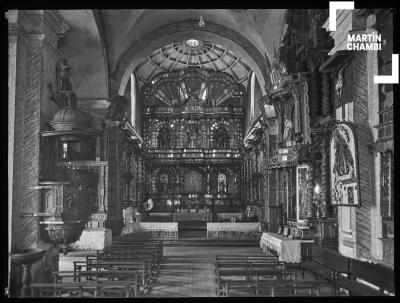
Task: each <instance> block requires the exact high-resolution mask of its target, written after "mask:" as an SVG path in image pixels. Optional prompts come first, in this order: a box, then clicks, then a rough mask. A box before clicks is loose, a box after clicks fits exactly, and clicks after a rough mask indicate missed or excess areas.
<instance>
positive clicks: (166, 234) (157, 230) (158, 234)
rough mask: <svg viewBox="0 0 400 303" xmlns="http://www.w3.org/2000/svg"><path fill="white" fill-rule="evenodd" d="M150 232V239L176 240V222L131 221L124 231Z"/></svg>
mask: <svg viewBox="0 0 400 303" xmlns="http://www.w3.org/2000/svg"><path fill="white" fill-rule="evenodd" d="M143 231H148V232H151V238H152V239H161V240H177V239H178V223H175V222H132V223H130V224H129V226H128V228H127V229H126V231H125V233H135V232H143Z"/></svg>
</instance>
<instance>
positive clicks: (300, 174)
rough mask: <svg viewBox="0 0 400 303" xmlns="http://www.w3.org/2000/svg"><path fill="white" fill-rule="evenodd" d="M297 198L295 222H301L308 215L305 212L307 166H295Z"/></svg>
mask: <svg viewBox="0 0 400 303" xmlns="http://www.w3.org/2000/svg"><path fill="white" fill-rule="evenodd" d="M296 176H297V180H296V188H297V197H296V208H297V210H296V213H297V221H303V220H304V219H307V217H308V214H307V212H306V211H305V210H306V209H307V203H308V202H309V201H307V183H308V165H299V166H297V174H296Z"/></svg>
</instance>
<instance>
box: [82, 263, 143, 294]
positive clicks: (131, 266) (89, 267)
mask: <svg viewBox="0 0 400 303" xmlns="http://www.w3.org/2000/svg"><path fill="white" fill-rule="evenodd" d="M83 269H85V270H83ZM112 270H126V271H129V270H137V271H140V272H141V277H142V285H143V286H144V288H147V287H148V285H149V283H150V281H151V273H150V271H149V270H148V266H146V264H145V263H144V262H142V261H123V260H122V261H105V262H103V261H101V260H97V261H90V262H89V263H88V262H86V261H74V272H79V271H112Z"/></svg>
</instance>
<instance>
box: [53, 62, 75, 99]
mask: <svg viewBox="0 0 400 303" xmlns="http://www.w3.org/2000/svg"><path fill="white" fill-rule="evenodd" d="M70 70H71V68H70V67H69V66H68V65H67V60H66V59H61V60H59V61H58V64H57V66H56V79H57V90H58V91H64V92H70V91H72V84H71V80H70Z"/></svg>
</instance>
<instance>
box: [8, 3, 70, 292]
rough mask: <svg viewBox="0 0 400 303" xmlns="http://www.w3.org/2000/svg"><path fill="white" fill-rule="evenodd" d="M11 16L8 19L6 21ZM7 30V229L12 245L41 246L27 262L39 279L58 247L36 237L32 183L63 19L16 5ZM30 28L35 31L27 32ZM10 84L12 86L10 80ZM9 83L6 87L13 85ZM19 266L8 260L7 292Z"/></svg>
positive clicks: (49, 112) (15, 286)
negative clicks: (10, 61) (10, 143)
mask: <svg viewBox="0 0 400 303" xmlns="http://www.w3.org/2000/svg"><path fill="white" fill-rule="evenodd" d="M10 21H11V22H10ZM9 23H11V26H10V28H14V29H15V30H14V32H13V31H9V35H15V37H17V38H16V39H17V52H16V58H15V59H14V60H16V66H15V68H16V78H15V83H14V84H13V85H15V87H16V90H15V94H16V95H15V109H16V115H15V125H10V126H9V132H13V133H14V150H13V155H14V167H13V201H12V209H11V211H12V222H11V229H10V230H9V237H11V243H10V244H11V251H12V252H15V251H18V250H21V249H25V248H30V247H38V248H42V249H44V250H45V251H46V253H45V255H44V257H43V258H42V260H41V261H39V262H38V263H37V264H35V265H34V266H33V267H32V281H33V282H37V281H41V282H44V281H46V280H47V279H49V278H50V276H51V271H54V270H57V269H58V249H57V247H55V246H54V245H52V244H48V243H45V242H44V241H43V240H42V239H41V234H40V228H39V224H38V218H36V217H33V214H34V213H36V212H40V211H41V208H40V192H39V190H38V189H35V188H34V187H35V186H37V185H38V182H39V169H40V167H39V163H40V158H39V157H40V140H39V132H40V131H41V130H45V129H46V128H47V126H46V123H47V122H48V121H49V120H50V119H51V118H52V116H53V115H54V113H55V111H56V110H57V109H58V106H57V105H56V104H55V103H54V102H53V101H51V100H50V99H49V95H50V94H49V90H48V83H49V82H50V81H51V79H54V76H55V74H54V73H55V61H56V60H57V59H58V58H60V57H61V53H59V51H58V50H57V49H56V41H57V39H58V34H59V33H60V32H61V31H65V30H66V28H67V25H66V24H65V23H64V22H63V20H62V18H61V17H60V16H59V15H58V14H57V13H56V12H53V11H41V10H39V11H18V18H16V19H13V20H10V19H9ZM32 32H34V33H35V34H28V33H32ZM13 85H12V86H13ZM12 86H11V87H12ZM21 275H22V270H21V267H20V266H18V265H16V264H13V263H11V267H10V293H11V295H12V296H15V295H18V292H19V288H20V286H21V283H20V281H21Z"/></svg>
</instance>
